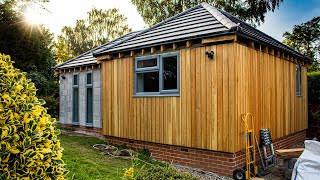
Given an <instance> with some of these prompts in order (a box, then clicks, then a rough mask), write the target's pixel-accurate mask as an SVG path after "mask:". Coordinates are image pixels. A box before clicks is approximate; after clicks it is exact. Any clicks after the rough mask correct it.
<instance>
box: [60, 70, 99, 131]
mask: <svg viewBox="0 0 320 180" xmlns="http://www.w3.org/2000/svg"><path fill="white" fill-rule="evenodd" d="M88 72H92V75H93V87H92V88H93V124H92V127H96V128H101V127H102V126H101V70H100V69H94V70H90V71H76V72H68V73H61V74H60V77H59V78H60V79H59V80H60V115H59V122H60V123H61V124H72V105H73V103H72V102H73V101H72V100H73V94H72V92H73V86H72V83H73V75H74V74H78V79H79V125H80V126H86V74H87V73H88ZM62 76H64V77H65V79H63V78H62Z"/></svg>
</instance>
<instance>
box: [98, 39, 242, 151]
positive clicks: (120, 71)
mask: <svg viewBox="0 0 320 180" xmlns="http://www.w3.org/2000/svg"><path fill="white" fill-rule="evenodd" d="M233 50H234V45H233V44H232V43H229V44H223V45H214V46H207V47H198V48H191V49H184V50H181V51H180V96H179V97H133V93H134V89H133V86H134V85H133V81H134V78H133V75H134V72H133V65H134V61H133V58H124V59H119V60H113V61H105V62H103V63H102V73H103V79H102V81H103V83H102V84H103V90H102V92H103V95H102V97H103V110H102V113H103V133H104V134H105V135H111V136H117V137H123V138H129V139H137V140H143V141H151V142H157V143H163V144H172V145H178V146H186V147H194V148H202V149H211V150H219V151H226V152H233V151H234V149H233V147H234V146H233V144H234V143H235V142H234V139H235V138H234V136H235V134H234V131H230V129H234V128H235V121H234V119H235V110H236V108H235V102H234V99H235V77H234V71H235V66H234V64H235V63H234V58H233V57H234V54H233ZM206 51H214V52H216V53H215V57H214V60H209V59H208V58H207V57H206V56H205V52H206ZM231 137H232V138H231Z"/></svg>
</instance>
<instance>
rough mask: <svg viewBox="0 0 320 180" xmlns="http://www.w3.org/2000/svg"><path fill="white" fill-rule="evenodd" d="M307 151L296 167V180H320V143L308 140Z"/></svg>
mask: <svg viewBox="0 0 320 180" xmlns="http://www.w3.org/2000/svg"><path fill="white" fill-rule="evenodd" d="M304 144H305V150H304V151H303V153H302V154H301V156H300V157H299V159H298V161H297V162H296V163H295V165H294V170H293V173H292V178H291V179H294V180H307V179H320V142H318V141H314V140H307V141H305V142H304Z"/></svg>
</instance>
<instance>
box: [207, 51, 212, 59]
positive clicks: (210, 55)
mask: <svg viewBox="0 0 320 180" xmlns="http://www.w3.org/2000/svg"><path fill="white" fill-rule="evenodd" d="M206 55H207V57H208V58H209V59H211V60H212V59H213V55H214V52H213V51H207V52H206Z"/></svg>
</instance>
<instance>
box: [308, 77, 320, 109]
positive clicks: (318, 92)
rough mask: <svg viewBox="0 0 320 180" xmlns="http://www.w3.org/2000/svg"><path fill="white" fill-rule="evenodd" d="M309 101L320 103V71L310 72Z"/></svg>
mask: <svg viewBox="0 0 320 180" xmlns="http://www.w3.org/2000/svg"><path fill="white" fill-rule="evenodd" d="M308 102H309V104H313V105H320V71H315V72H310V73H308Z"/></svg>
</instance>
